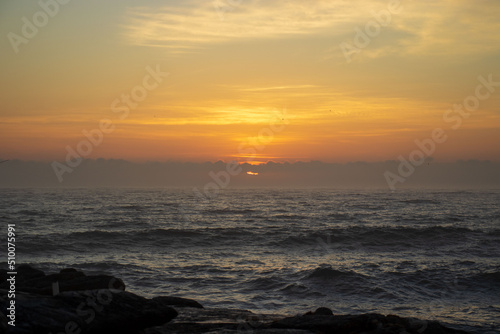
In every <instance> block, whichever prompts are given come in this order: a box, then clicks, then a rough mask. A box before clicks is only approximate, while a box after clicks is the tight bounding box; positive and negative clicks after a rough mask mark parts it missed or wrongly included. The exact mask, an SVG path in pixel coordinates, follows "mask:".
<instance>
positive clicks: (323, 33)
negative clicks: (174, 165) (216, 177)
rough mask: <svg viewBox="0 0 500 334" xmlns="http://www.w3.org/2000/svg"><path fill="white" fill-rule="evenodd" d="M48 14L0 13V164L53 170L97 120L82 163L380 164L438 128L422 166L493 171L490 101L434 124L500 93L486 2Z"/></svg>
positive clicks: (88, 7) (31, 7) (119, 7)
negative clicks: (105, 128)
mask: <svg viewBox="0 0 500 334" xmlns="http://www.w3.org/2000/svg"><path fill="white" fill-rule="evenodd" d="M55 1H56V0H53V1H49V0H46V1H45V2H43V3H47V4H50V6H48V7H46V8H45V9H43V8H42V7H41V6H40V4H39V3H38V2H34V1H27V0H21V1H15V2H14V1H13V2H4V3H2V4H0V31H1V34H2V35H3V36H4V37H3V38H2V39H1V41H0V47H1V50H2V52H1V53H0V69H1V73H2V76H1V78H0V88H1V89H0V99H1V101H2V104H1V106H0V158H10V159H16V158H18V159H25V160H46V161H48V160H53V159H64V158H65V156H66V154H67V146H70V147H73V148H76V147H77V145H78V143H80V142H81V141H82V140H86V137H85V136H84V134H83V133H82V131H84V130H86V131H91V130H93V129H98V128H99V122H100V121H101V120H102V119H110V120H111V121H112V124H113V126H114V131H113V132H111V133H107V134H104V136H103V140H102V143H99V144H98V145H94V146H95V147H93V148H92V151H91V153H90V154H89V155H88V156H86V157H88V158H99V157H104V158H123V159H128V160H137V161H144V160H160V161H165V160H181V161H204V160H211V161H215V160H219V159H223V160H230V159H234V158H236V159H239V160H240V161H243V160H244V159H245V154H244V153H242V151H244V149H242V147H248V146H252V145H253V146H258V150H257V151H258V152H257V158H256V160H258V161H267V160H278V161H285V160H288V161H297V160H322V161H327V162H346V161H383V160H390V159H395V158H396V157H397V156H399V155H406V154H408V153H409V152H411V151H412V150H413V149H414V148H415V143H414V141H415V140H416V139H424V138H429V136H430V133H431V131H432V130H433V129H435V128H443V129H444V130H446V131H447V132H448V134H449V140H447V141H446V142H445V143H443V144H441V145H440V147H439V149H438V150H436V152H435V156H434V158H435V159H437V160H442V161H454V160H457V159H488V160H495V161H499V160H500V148H499V147H500V146H499V145H498V142H499V141H500V131H499V130H500V109H499V105H500V104H499V102H500V86H498V87H496V88H493V89H494V90H495V91H493V92H491V94H490V96H489V97H488V98H486V99H484V100H481V101H480V106H479V107H478V108H477V110H476V111H474V112H473V113H472V114H471V116H470V117H468V118H463V122H462V123H461V124H460V126H459V127H458V129H456V130H452V125H454V124H455V123H454V122H446V121H445V120H443V115H444V113H445V112H446V111H447V110H448V109H450V108H453V105H454V104H460V103H463V101H464V99H466V98H467V97H468V96H474V95H475V90H476V87H477V86H478V85H480V84H481V82H480V81H478V77H479V76H482V77H484V78H488V76H489V75H491V76H492V78H493V79H492V80H493V81H495V82H500V34H498V31H500V21H499V20H498V17H500V3H499V2H498V1H495V0H486V1H479V2H472V1H465V0H454V1H451V0H450V1H447V0H438V1H410V0H401V1H399V5H394V3H396V4H397V1H396V2H394V1H373V0H370V1H365V0H359V1H347V0H345V1H344V0H335V1H326V0H325V1H320V0H311V1H308V2H304V1H290V0H288V1H284V0H283V1H273V0H270V1H263V0H262V1H257V0H241V1H228V0H216V1H159V0H156V1H155V0H146V1H141V2H140V3H138V2H137V1H132V0H124V1H106V2H105V3H103V2H102V1H97V0H90V1H77V0H73V1H70V2H69V3H67V4H64V5H63V4H61V3H59V2H55ZM55 4H57V5H55ZM391 11H392V13H391ZM374 13H375V14H374ZM383 13H385V14H383ZM387 13H390V14H389V16H387ZM49 14H51V15H52V16H51V15H49ZM44 15H45V18H46V20H45V21H44ZM377 15H378V17H379V20H380V21H378V22H377V21H376V18H375V16H377ZM36 20H38V21H36ZM26 22H28V23H26ZM37 22H38V26H37V25H36V23H37ZM27 25H33V27H34V28H35V30H37V31H36V32H34V31H33V30H30V27H29V26H27ZM370 29H371V30H370ZM360 32H361V33H360ZM361 34H365V35H364V39H363V38H362V37H360V36H362V35H361ZM341 45H344V46H345V45H350V46H354V47H358V48H357V52H355V53H352V54H350V55H349V57H347V58H346V56H345V54H344V53H343V51H342V47H341ZM351 50H352V49H351ZM147 68H149V69H156V68H159V69H161V71H162V72H168V76H164V77H161V78H160V80H161V82H159V81H158V82H156V81H154V78H152V77H151V73H150V72H148V70H147ZM147 75H150V77H149V78H147V79H145V76H147ZM144 80H146V83H147V84H149V86H151V87H152V86H155V87H154V88H152V89H150V90H147V91H146V92H147V93H146V96H144V97H141V101H135V102H134V101H132V102H130V104H128V109H129V110H128V112H127V115H126V117H120V116H123V115H124V114H123V113H121V112H119V110H118V111H117V110H116V108H115V111H113V107H112V105H113V102H114V101H115V100H116V99H118V101H119V103H118V104H115V105H114V106H115V107H117V106H120V107H124V106H127V104H126V102H123V101H122V98H123V95H122V94H125V95H130V94H131V93H132V92H133V91H134V89H135V87H137V86H139V88H141V87H143V86H144ZM156 83H157V85H156ZM153 84H154V85H153ZM484 89H487V88H484ZM142 90H143V91H144V88H142ZM140 91H141V90H137V89H136V90H135V93H136V94H139V92H140ZM136 96H139V95H136ZM450 115H451V116H456V117H458V116H459V115H458V114H457V113H454V114H450ZM460 117H461V116H460ZM122 118H123V119H122ZM266 129H267V130H266ZM277 129H279V131H277ZM269 131H272V138H271V137H269V136H268V138H267V139H266V140H263V137H262V134H266V133H267V134H269ZM259 134H261V137H259ZM242 145H243V146H242Z"/></svg>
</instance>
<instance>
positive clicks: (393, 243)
mask: <svg viewBox="0 0 500 334" xmlns="http://www.w3.org/2000/svg"><path fill="white" fill-rule="evenodd" d="M0 203H1V206H0V217H1V221H2V224H3V225H5V226H6V225H7V224H8V223H15V224H16V231H17V240H16V242H17V263H18V264H21V263H28V264H31V265H32V266H34V267H36V268H39V269H42V270H44V271H46V272H57V271H59V270H60V269H62V268H67V267H72V268H76V269H79V270H83V271H84V272H85V273H87V274H97V273H99V274H102V273H106V274H111V275H115V276H117V277H120V278H122V279H123V281H124V282H125V284H126V285H127V290H128V291H131V292H134V293H137V294H140V295H142V296H146V297H154V296H160V295H173V296H180V297H186V298H193V299H195V300H197V301H199V302H200V303H202V304H203V305H204V306H205V307H227V308H240V309H248V310H251V311H254V312H259V313H285V314H297V313H303V312H306V311H310V310H313V309H315V308H317V307H320V306H326V307H329V308H330V309H332V311H333V312H334V313H335V314H347V313H351V314H356V313H365V312H379V313H383V314H397V315H401V316H413V317H418V318H423V319H433V320H438V321H442V322H443V323H446V324H448V325H450V326H452V327H454V328H458V329H464V330H468V331H471V332H474V333H498V332H500V191H472V190H471V191H455V190H448V191H436V190H432V191H431V190H398V191H396V192H390V191H387V190H332V189H225V190H223V191H222V192H221V193H220V194H219V195H218V196H216V197H214V198H213V199H211V200H209V201H201V200H199V199H198V198H197V197H196V196H195V195H194V193H193V191H192V190H190V189H0ZM3 231H4V237H1V240H2V244H5V243H6V238H7V228H6V227H4V228H3ZM2 248H4V249H6V247H2ZM4 253H5V254H6V251H5V252H4ZM3 259H6V256H3ZM2 261H3V262H2V267H3V268H5V269H6V267H7V264H6V261H5V260H2Z"/></svg>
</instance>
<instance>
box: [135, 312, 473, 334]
mask: <svg viewBox="0 0 500 334" xmlns="http://www.w3.org/2000/svg"><path fill="white" fill-rule="evenodd" d="M178 312H179V315H178V316H177V317H176V318H175V319H173V320H172V321H171V322H169V323H166V324H164V325H162V326H158V327H154V328H149V329H146V330H145V331H144V333H145V334H188V333H190V334H193V333H210V334H217V333H221V334H222V333H224V334H231V333H232V334H250V333H260V334H285V333H289V334H292V333H294V334H306V333H307V334H312V333H315V334H362V333H363V334H402V333H405V334H466V333H465V332H463V331H458V330H453V329H450V328H447V327H445V326H442V325H441V324H439V323H437V322H435V321H423V320H419V319H414V318H400V317H398V316H392V315H389V316H384V315H381V314H360V315H333V312H332V311H331V310H329V309H328V308H325V307H321V308H319V309H317V310H316V311H314V312H308V313H306V314H304V315H298V316H294V317H284V316H281V315H275V314H255V313H252V312H249V311H241V310H231V309H189V308H188V309H182V310H178Z"/></svg>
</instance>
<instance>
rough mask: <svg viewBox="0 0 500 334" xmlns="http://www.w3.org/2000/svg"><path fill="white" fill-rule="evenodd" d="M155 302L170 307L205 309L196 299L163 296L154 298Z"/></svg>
mask: <svg viewBox="0 0 500 334" xmlns="http://www.w3.org/2000/svg"><path fill="white" fill-rule="evenodd" d="M153 300H154V301H157V302H159V303H161V304H162V305H168V306H176V307H194V308H203V305H201V304H200V303H198V302H197V301H196V300H194V299H187V298H180V297H166V296H162V297H154V298H153Z"/></svg>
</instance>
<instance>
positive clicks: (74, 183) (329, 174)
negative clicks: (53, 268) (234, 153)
mask: <svg viewBox="0 0 500 334" xmlns="http://www.w3.org/2000/svg"><path fill="white" fill-rule="evenodd" d="M398 163H399V162H396V161H385V162H370V163H368V162H351V163H345V164H338V163H323V162H319V161H310V162H295V163H288V162H283V163H276V162H267V163H265V164H261V165H258V166H256V165H250V164H246V163H245V164H242V165H240V166H241V168H242V169H241V172H240V173H239V174H237V175H234V176H233V177H232V178H231V180H230V184H229V186H230V187H248V186H252V187H269V186H279V187H335V188H338V187H344V188H349V187H377V188H381V189H387V190H388V191H389V188H388V186H387V184H386V182H385V179H384V176H383V174H384V172H385V171H386V170H389V171H393V172H394V171H397V168H398ZM225 169H226V163H224V162H222V161H218V162H205V163H192V162H184V163H183V162H148V163H134V162H129V161H125V160H113V159H109V160H105V159H97V160H84V162H83V163H82V164H81V165H80V166H79V167H78V168H76V169H75V170H74V171H73V173H71V174H66V175H65V179H64V182H63V183H59V182H58V181H57V178H56V176H55V175H54V172H53V170H52V168H51V165H50V163H43V162H26V161H20V160H12V161H9V162H7V163H4V164H2V165H1V166H0V185H1V187H3V188H7V187H92V186H100V187H106V186H108V187H192V186H196V187H203V186H204V185H205V184H207V183H208V182H213V179H212V178H211V177H210V175H213V173H210V172H215V173H217V172H219V171H223V170H225ZM499 171H500V164H499V163H497V162H488V161H477V160H469V161H458V162H455V163H438V162H432V163H430V164H429V165H425V166H422V167H420V168H419V169H417V171H416V172H415V174H414V175H412V176H411V177H410V178H408V179H407V182H405V184H404V187H429V188H475V187H486V188H498V187H500V172H499ZM247 172H253V173H259V176H258V177H255V176H251V175H248V174H247Z"/></svg>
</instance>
